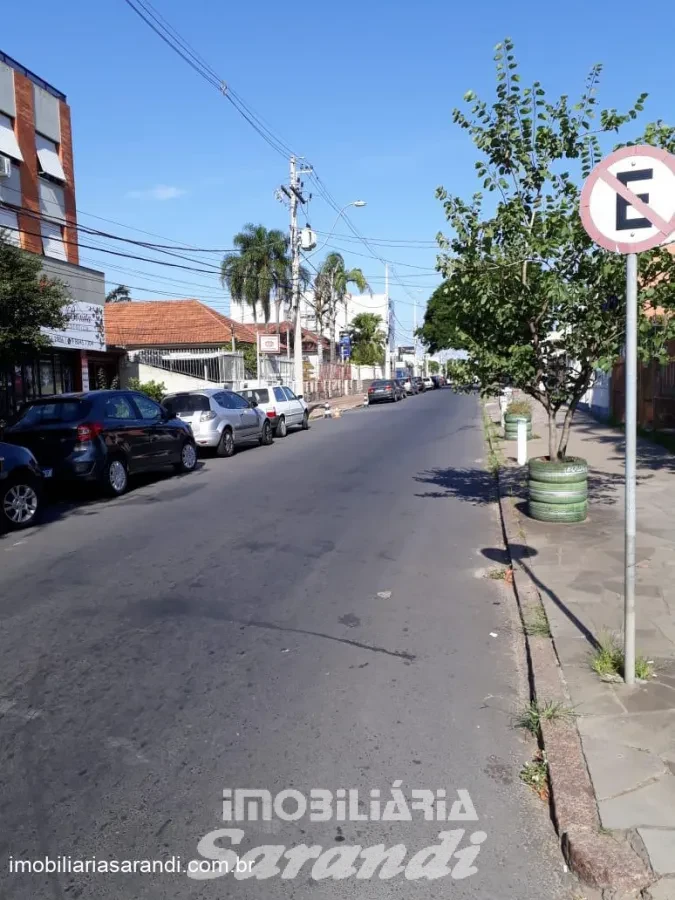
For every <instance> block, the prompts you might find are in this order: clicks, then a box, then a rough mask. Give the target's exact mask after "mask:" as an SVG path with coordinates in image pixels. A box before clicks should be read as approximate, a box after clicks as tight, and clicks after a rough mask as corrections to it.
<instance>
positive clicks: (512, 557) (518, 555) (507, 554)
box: [481, 544, 600, 650]
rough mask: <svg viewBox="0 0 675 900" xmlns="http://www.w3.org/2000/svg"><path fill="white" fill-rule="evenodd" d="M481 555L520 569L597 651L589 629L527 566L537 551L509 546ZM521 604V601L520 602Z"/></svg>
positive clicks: (517, 545) (515, 545)
mask: <svg viewBox="0 0 675 900" xmlns="http://www.w3.org/2000/svg"><path fill="white" fill-rule="evenodd" d="M481 553H482V554H483V556H484V557H485V558H486V559H489V560H491V561H492V562H498V563H500V564H501V565H508V564H509V562H511V563H513V564H514V566H516V567H518V568H521V569H522V570H523V572H525V574H526V575H527V576H528V578H529V579H530V580H531V581H532V583H533V584H534V585H535V586H536V587H537V589H538V590H539V592H540V594H545V595H546V596H547V597H548V598H549V600H550V601H551V602H552V603H555V605H556V606H557V607H558V609H559V610H560V611H561V612H562V613H563V614H564V615H565V616H566V617H567V618H568V619H569V621H570V622H571V623H572V624H573V625H574V627H575V628H576V629H577V630H578V631H579V633H580V634H581V635H582V636H583V637H584V638H585V639H586V640H587V641H588V643H589V644H590V645H591V647H592V648H593V649H594V650H597V649H599V647H600V645H599V643H598V640H597V638H596V637H595V635H594V634H593V632H592V631H590V629H589V628H587V627H586V625H584V623H583V622H582V621H581V619H580V618H579V617H578V616H577V615H576V614H575V613H574V612H572V610H571V609H570V608H569V606H566V605H565V603H564V602H563V601H562V600H561V599H560V597H559V596H558V595H557V594H556V593H555V591H552V590H551V588H549V587H548V586H547V585H545V584H544V583H543V581H541V580H540V579H539V578H538V577H537V576H536V574H535V572H534V569H533V568H532V565H531V564H529V565H528V562H527V561H528V560H530V559H532V558H533V557H535V556H537V553H538V552H537V550H535V549H534V547H530V546H528V545H527V544H509V549H508V550H501V549H500V548H498V547H484V548H483V549H482V550H481ZM521 602H522V601H521Z"/></svg>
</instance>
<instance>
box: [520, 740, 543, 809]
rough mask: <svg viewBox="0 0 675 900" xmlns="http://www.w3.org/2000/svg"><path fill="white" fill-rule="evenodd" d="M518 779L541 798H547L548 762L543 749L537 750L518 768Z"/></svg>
mask: <svg viewBox="0 0 675 900" xmlns="http://www.w3.org/2000/svg"><path fill="white" fill-rule="evenodd" d="M520 780H521V781H522V782H523V783H524V784H526V785H528V787H531V788H532V790H533V791H534V792H535V793H536V794H538V795H539V796H540V797H541V799H542V800H547V799H548V762H547V760H546V753H545V752H544V751H543V750H538V751H537V753H536V754H535V755H534V757H533V758H532V759H531V761H530V762H527V763H525V765H524V766H523V768H522V769H521V770H520Z"/></svg>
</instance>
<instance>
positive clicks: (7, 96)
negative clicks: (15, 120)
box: [0, 62, 16, 116]
mask: <svg viewBox="0 0 675 900" xmlns="http://www.w3.org/2000/svg"><path fill="white" fill-rule="evenodd" d="M0 112H4V113H7V115H8V116H16V99H15V97H14V70H13V69H12V68H11V67H10V66H6V65H5V64H4V63H3V62H0Z"/></svg>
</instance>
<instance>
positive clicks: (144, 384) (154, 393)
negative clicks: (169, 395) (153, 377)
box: [129, 378, 166, 403]
mask: <svg viewBox="0 0 675 900" xmlns="http://www.w3.org/2000/svg"><path fill="white" fill-rule="evenodd" d="M129 390H131V391H140V392H141V393H142V394H146V395H147V396H148V397H150V399H151V400H156V401H157V403H161V402H162V398H163V397H164V396H165V395H166V385H165V384H164V382H163V381H141V380H140V378H130V379H129Z"/></svg>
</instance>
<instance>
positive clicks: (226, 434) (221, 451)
mask: <svg viewBox="0 0 675 900" xmlns="http://www.w3.org/2000/svg"><path fill="white" fill-rule="evenodd" d="M216 453H217V454H218V456H234V435H233V434H232V431H231V429H230V428H224V429H223V433H222V434H221V436H220V441H219V443H218V446H217V448H216Z"/></svg>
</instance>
